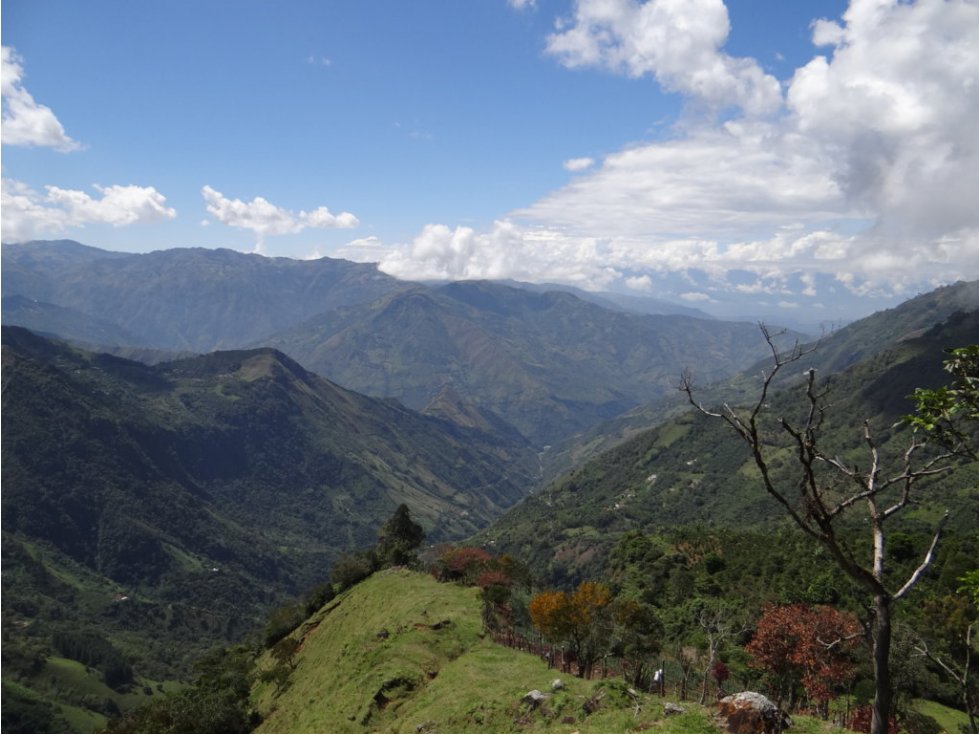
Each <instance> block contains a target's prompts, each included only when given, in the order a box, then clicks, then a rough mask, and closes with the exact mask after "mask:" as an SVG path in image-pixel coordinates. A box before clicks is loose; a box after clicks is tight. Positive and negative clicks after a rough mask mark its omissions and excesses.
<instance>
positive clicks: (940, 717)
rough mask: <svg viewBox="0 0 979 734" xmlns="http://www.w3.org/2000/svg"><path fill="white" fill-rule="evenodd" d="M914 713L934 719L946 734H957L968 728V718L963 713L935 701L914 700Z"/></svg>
mask: <svg viewBox="0 0 979 734" xmlns="http://www.w3.org/2000/svg"><path fill="white" fill-rule="evenodd" d="M912 705H913V706H914V709H915V711H917V712H918V713H920V714H924V715H925V716H928V717H929V718H932V719H934V720H935V721H936V722H937V723H938V725H939V726H940V727H941V728H942V731H943V732H947V734H959V732H961V731H962V730H963V729H962V727H965V729H966V730H968V728H969V716H968V715H967V714H966V713H965V712H964V711H959V710H958V709H953V708H949V707H948V706H943V705H942V704H940V703H936V702H935V701H926V700H924V699H922V698H918V699H915V701H914V703H913V704H912Z"/></svg>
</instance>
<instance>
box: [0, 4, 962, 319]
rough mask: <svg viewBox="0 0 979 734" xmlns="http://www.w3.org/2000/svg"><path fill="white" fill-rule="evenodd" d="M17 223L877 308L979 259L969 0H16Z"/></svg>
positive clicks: (787, 304) (695, 296)
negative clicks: (152, 0) (151, 0)
mask: <svg viewBox="0 0 979 734" xmlns="http://www.w3.org/2000/svg"><path fill="white" fill-rule="evenodd" d="M2 21H3V22H2V37H3V47H4V58H3V61H4V64H3V72H4V80H3V87H4V92H3V94H4V110H3V115H4V119H3V143H4V145H3V159H2V167H3V180H4V184H3V185H4V190H3V212H4V214H3V240H4V241H5V242H14V241H18V240H23V239H30V238H53V237H70V238H72V239H77V240H79V241H82V242H85V243H87V244H92V245H96V246H99V247H105V248H107V249H118V250H127V251H148V250H151V249H159V248H164V247H177V246H204V247H231V248H234V249H238V250H242V251H258V252H261V253H262V254H266V255H271V256H287V257H296V258H304V257H313V256H342V257H347V258H350V259H358V260H369V261H379V262H380V263H381V267H382V269H384V270H385V271H387V272H390V273H392V274H395V275H398V276H400V277H406V278H474V277H493V278H516V279H520V280H534V281H562V282H568V283H573V284H575V285H578V286H581V287H586V288H593V289H614V290H623V291H628V292H632V293H635V294H637V295H642V294H644V293H645V294H649V295H655V296H660V297H667V298H672V299H675V300H680V301H683V302H686V303H688V304H689V305H694V306H701V307H704V308H707V309H708V310H710V309H711V307H713V309H714V310H721V311H722V310H723V309H724V308H725V307H726V304H728V303H731V302H734V300H738V299H740V300H739V302H741V303H747V301H748V300H756V301H758V302H759V303H762V304H763V305H764V306H765V307H768V308H775V307H778V308H782V309H783V310H795V311H797V312H805V313H806V314H810V315H811V317H810V318H809V319H808V320H810V321H817V320H821V319H826V320H832V319H840V318H848V317H853V316H856V315H861V313H865V312H869V311H870V310H873V309H874V308H878V307H881V306H883V305H890V304H892V303H893V302H895V301H896V300H899V299H901V298H904V297H907V296H908V295H913V294H914V293H916V292H919V291H921V290H925V289H928V288H930V287H933V286H934V285H937V284H940V283H943V282H948V281H950V280H955V279H957V278H963V277H965V278H976V277H979V213H977V212H979V206H977V205H976V202H979V132H977V129H979V126H976V125H975V124H974V121H975V119H979V78H977V77H979V44H976V43H975V38H977V37H979V6H977V4H976V3H974V2H969V1H968V0H959V1H958V2H957V1H956V0H948V1H947V2H946V1H944V0H919V1H918V2H915V3H906V2H902V3H898V2H888V1H887V0H854V1H853V2H852V3H849V4H847V3H845V2H835V1H834V2H829V1H827V2H819V1H814V2H789V1H787V0H739V1H738V2H735V1H734V0H730V1H729V2H728V3H727V4H726V5H725V4H724V3H723V2H721V0H683V2H679V1H678V0H647V1H646V2H639V1H638V0H601V1H599V0H577V2H573V1H572V0H551V1H547V0H537V1H536V2H530V1H528V0H522V1H518V0H465V1H462V0H441V1H435V0H419V1H418V2H404V0H386V1H374V0H362V1H358V2H289V1H288V0H286V1H281V2H274V3H273V2H258V1H256V0H237V1H235V2H230V1H228V2H217V1H211V2H204V1H200V0H198V1H196V2H181V1H177V0H174V1H171V2H167V3H143V2H123V1H121V0H120V1H115V2H107V1H105V0H91V1H90V2H85V3H78V2H75V1H73V0H72V1H58V0H45V2H37V1H36V0H5V2H4V3H3V5H2Z"/></svg>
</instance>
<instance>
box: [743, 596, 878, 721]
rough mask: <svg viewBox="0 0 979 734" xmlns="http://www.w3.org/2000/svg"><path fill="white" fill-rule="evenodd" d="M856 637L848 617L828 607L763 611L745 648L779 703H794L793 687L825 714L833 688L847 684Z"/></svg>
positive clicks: (797, 606) (854, 623) (854, 625)
mask: <svg viewBox="0 0 979 734" xmlns="http://www.w3.org/2000/svg"><path fill="white" fill-rule="evenodd" d="M860 634H861V629H860V625H859V624H858V622H857V620H856V618H855V617H854V616H853V615H852V614H848V613H846V612H840V611H838V610H837V609H834V608H833V607H829V606H816V607H811V606H808V605H805V604H789V605H784V606H775V605H772V606H768V607H766V608H765V610H764V612H763V613H762V616H761V618H760V619H759V620H758V624H757V627H756V629H755V634H754V636H753V637H752V639H751V642H749V643H748V645H747V647H746V649H747V651H748V653H749V654H750V655H751V657H752V663H751V665H752V666H753V667H756V668H759V669H761V670H764V671H765V672H766V673H767V674H768V676H769V678H770V679H771V682H772V684H773V686H774V688H775V692H776V695H777V696H778V698H779V700H780V701H781V700H785V698H786V697H788V700H789V703H790V706H791V705H792V704H794V703H795V687H796V686H797V685H799V684H800V683H801V684H802V687H803V689H804V690H805V692H806V696H807V697H808V698H809V700H810V701H812V702H813V703H814V704H816V706H817V707H818V708H819V710H820V711H822V712H825V711H826V710H827V705H828V703H829V700H830V699H831V698H833V695H834V692H835V691H834V688H836V687H838V686H839V685H841V684H845V683H847V682H849V681H850V680H852V677H853V673H854V661H853V652H854V648H855V647H856V645H857V643H858V638H859V636H860Z"/></svg>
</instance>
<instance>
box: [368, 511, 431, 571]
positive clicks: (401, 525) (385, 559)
mask: <svg viewBox="0 0 979 734" xmlns="http://www.w3.org/2000/svg"><path fill="white" fill-rule="evenodd" d="M423 540H425V531H424V530H423V529H422V526H421V525H419V524H418V523H416V522H415V521H414V520H412V519H411V511H410V510H409V509H408V505H405V504H401V505H399V506H398V509H397V510H395V511H394V514H393V515H392V516H391V519H390V520H388V521H387V522H386V523H384V526H383V527H382V528H381V530H380V532H379V533H378V536H377V549H376V553H377V559H378V562H379V563H380V564H381V566H382V567H385V566H410V565H412V564H414V563H415V562H416V561H417V560H418V557H417V556H416V555H415V551H416V550H417V549H418V547H419V546H421V544H422V541H423Z"/></svg>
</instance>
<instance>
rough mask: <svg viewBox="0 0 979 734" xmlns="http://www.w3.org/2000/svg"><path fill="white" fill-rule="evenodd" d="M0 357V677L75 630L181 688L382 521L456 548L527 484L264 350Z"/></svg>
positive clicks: (68, 351) (428, 426)
mask: <svg viewBox="0 0 979 734" xmlns="http://www.w3.org/2000/svg"><path fill="white" fill-rule="evenodd" d="M2 356H3V413H2V415H3V447H2V463H3V508H2V520H3V532H4V542H3V550H4V574H3V595H4V605H3V615H4V635H5V637H4V654H5V656H8V657H10V659H11V660H12V661H13V664H12V665H11V667H10V670H11V671H13V670H21V671H23V670H25V669H26V670H30V669H32V666H35V665H37V664H40V665H42V667H43V664H44V659H45V657H46V656H47V655H48V654H50V643H51V640H52V639H53V636H54V635H55V634H56V633H57V632H58V631H59V630H64V629H81V630H85V629H91V630H92V632H93V634H97V635H99V636H101V637H104V638H106V639H108V640H111V641H112V643H113V644H115V645H117V646H118V647H119V649H120V650H121V651H122V653H123V655H124V656H126V657H127V659H129V660H131V661H133V662H134V663H135V667H136V669H137V672H138V673H139V674H142V675H149V674H153V675H155V676H156V677H167V676H172V675H176V674H178V673H185V672H186V670H187V665H188V664H189V661H190V660H191V659H192V658H193V657H194V654H195V653H197V652H200V651H201V649H203V648H206V647H207V646H208V645H210V644H213V643H214V642H215V641H217V640H229V639H234V638H236V637H238V636H240V635H241V634H243V633H244V632H245V631H247V630H250V629H253V628H254V626H255V625H256V624H258V623H259V622H260V621H261V620H262V618H263V616H264V613H265V611H266V610H267V609H268V607H269V605H270V604H271V603H273V602H274V601H276V600H277V599H281V598H282V596H283V595H286V594H296V593H298V592H299V591H302V590H304V589H306V588H308V587H309V586H311V585H312V584H314V583H316V582H320V581H322V580H323V579H324V578H326V577H327V576H328V574H329V569H330V566H331V565H332V564H333V562H334V561H335V560H336V559H337V558H338V556H339V555H340V554H341V553H343V552H344V551H345V550H349V549H355V548H361V547H364V546H369V545H371V544H372V543H373V541H374V540H375V537H376V531H377V528H378V526H379V525H380V524H381V522H382V521H383V520H384V519H386V518H387V517H388V516H390V514H391V512H392V511H393V509H394V508H395V507H397V506H398V505H399V504H400V503H408V504H409V505H410V506H411V508H412V511H413V513H414V515H415V517H416V518H417V519H418V520H419V521H420V522H421V523H422V525H423V526H424V527H425V530H426V532H427V533H428V535H429V537H430V538H431V539H432V541H437V540H439V539H449V538H458V537H462V536H465V535H467V534H469V533H472V532H473V531H474V530H476V529H478V528H479V527H481V526H483V525H485V524H486V523H487V522H488V521H489V520H490V519H492V518H493V517H495V516H497V515H498V514H499V513H500V512H502V511H503V510H504V509H505V508H507V507H509V506H511V505H513V504H514V503H515V502H516V501H517V500H518V499H519V498H520V497H521V496H522V495H523V493H524V492H525V490H526V488H527V486H528V485H529V484H530V483H531V482H532V481H533V472H534V471H535V470H536V457H535V456H534V455H533V453H532V452H530V451H529V450H528V449H527V447H526V446H524V445H521V444H517V443H513V442H511V441H508V440H504V439H501V438H499V437H497V436H495V435H492V434H488V433H485V432H482V431H479V430H476V429H464V428H460V427H458V426H456V425H454V424H452V423H448V422H446V421H443V420H440V419H436V418H431V417H425V416H421V415H419V414H417V413H414V412H412V411H410V410H408V409H406V408H404V407H402V406H401V405H399V404H397V403H395V402H393V401H380V400H375V399H371V398H367V397H364V396H362V395H358V394H356V393H353V392H350V391H348V390H345V389H343V388H340V387H338V386H337V385H334V384H332V383H330V382H328V381H326V380H324V379H322V378H320V377H317V376H316V375H313V374H311V373H309V372H307V371H305V370H304V369H302V368H301V367H300V366H299V365H297V364H296V363H295V362H293V361H291V360H289V359H288V358H287V357H285V356H284V355H282V354H281V353H278V352H275V351H274V350H271V349H260V350H252V351H240V352H219V353H215V354H211V355H208V356H205V357H198V358H193V359H186V360H181V361H177V362H172V363H166V364H162V365H159V366H156V367H149V366H146V365H144V364H141V363H138V362H130V361H127V360H123V359H119V358H116V357H111V356H108V355H104V354H94V353H90V352H85V351H83V350H79V349H75V348H69V347H67V346H65V345H63V344H61V343H58V342H53V341H49V340H46V339H43V338H41V337H38V336H36V335H34V334H32V333H30V332H28V331H25V330H22V329H17V328H13V327H4V331H3V354H2ZM121 597H126V600H125V602H120V601H119V599H120V598H121ZM46 651H47V652H46ZM18 655H20V657H18ZM5 660H7V657H5ZM7 671H8V666H7V665H6V664H5V666H4V672H5V674H6V673H7Z"/></svg>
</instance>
